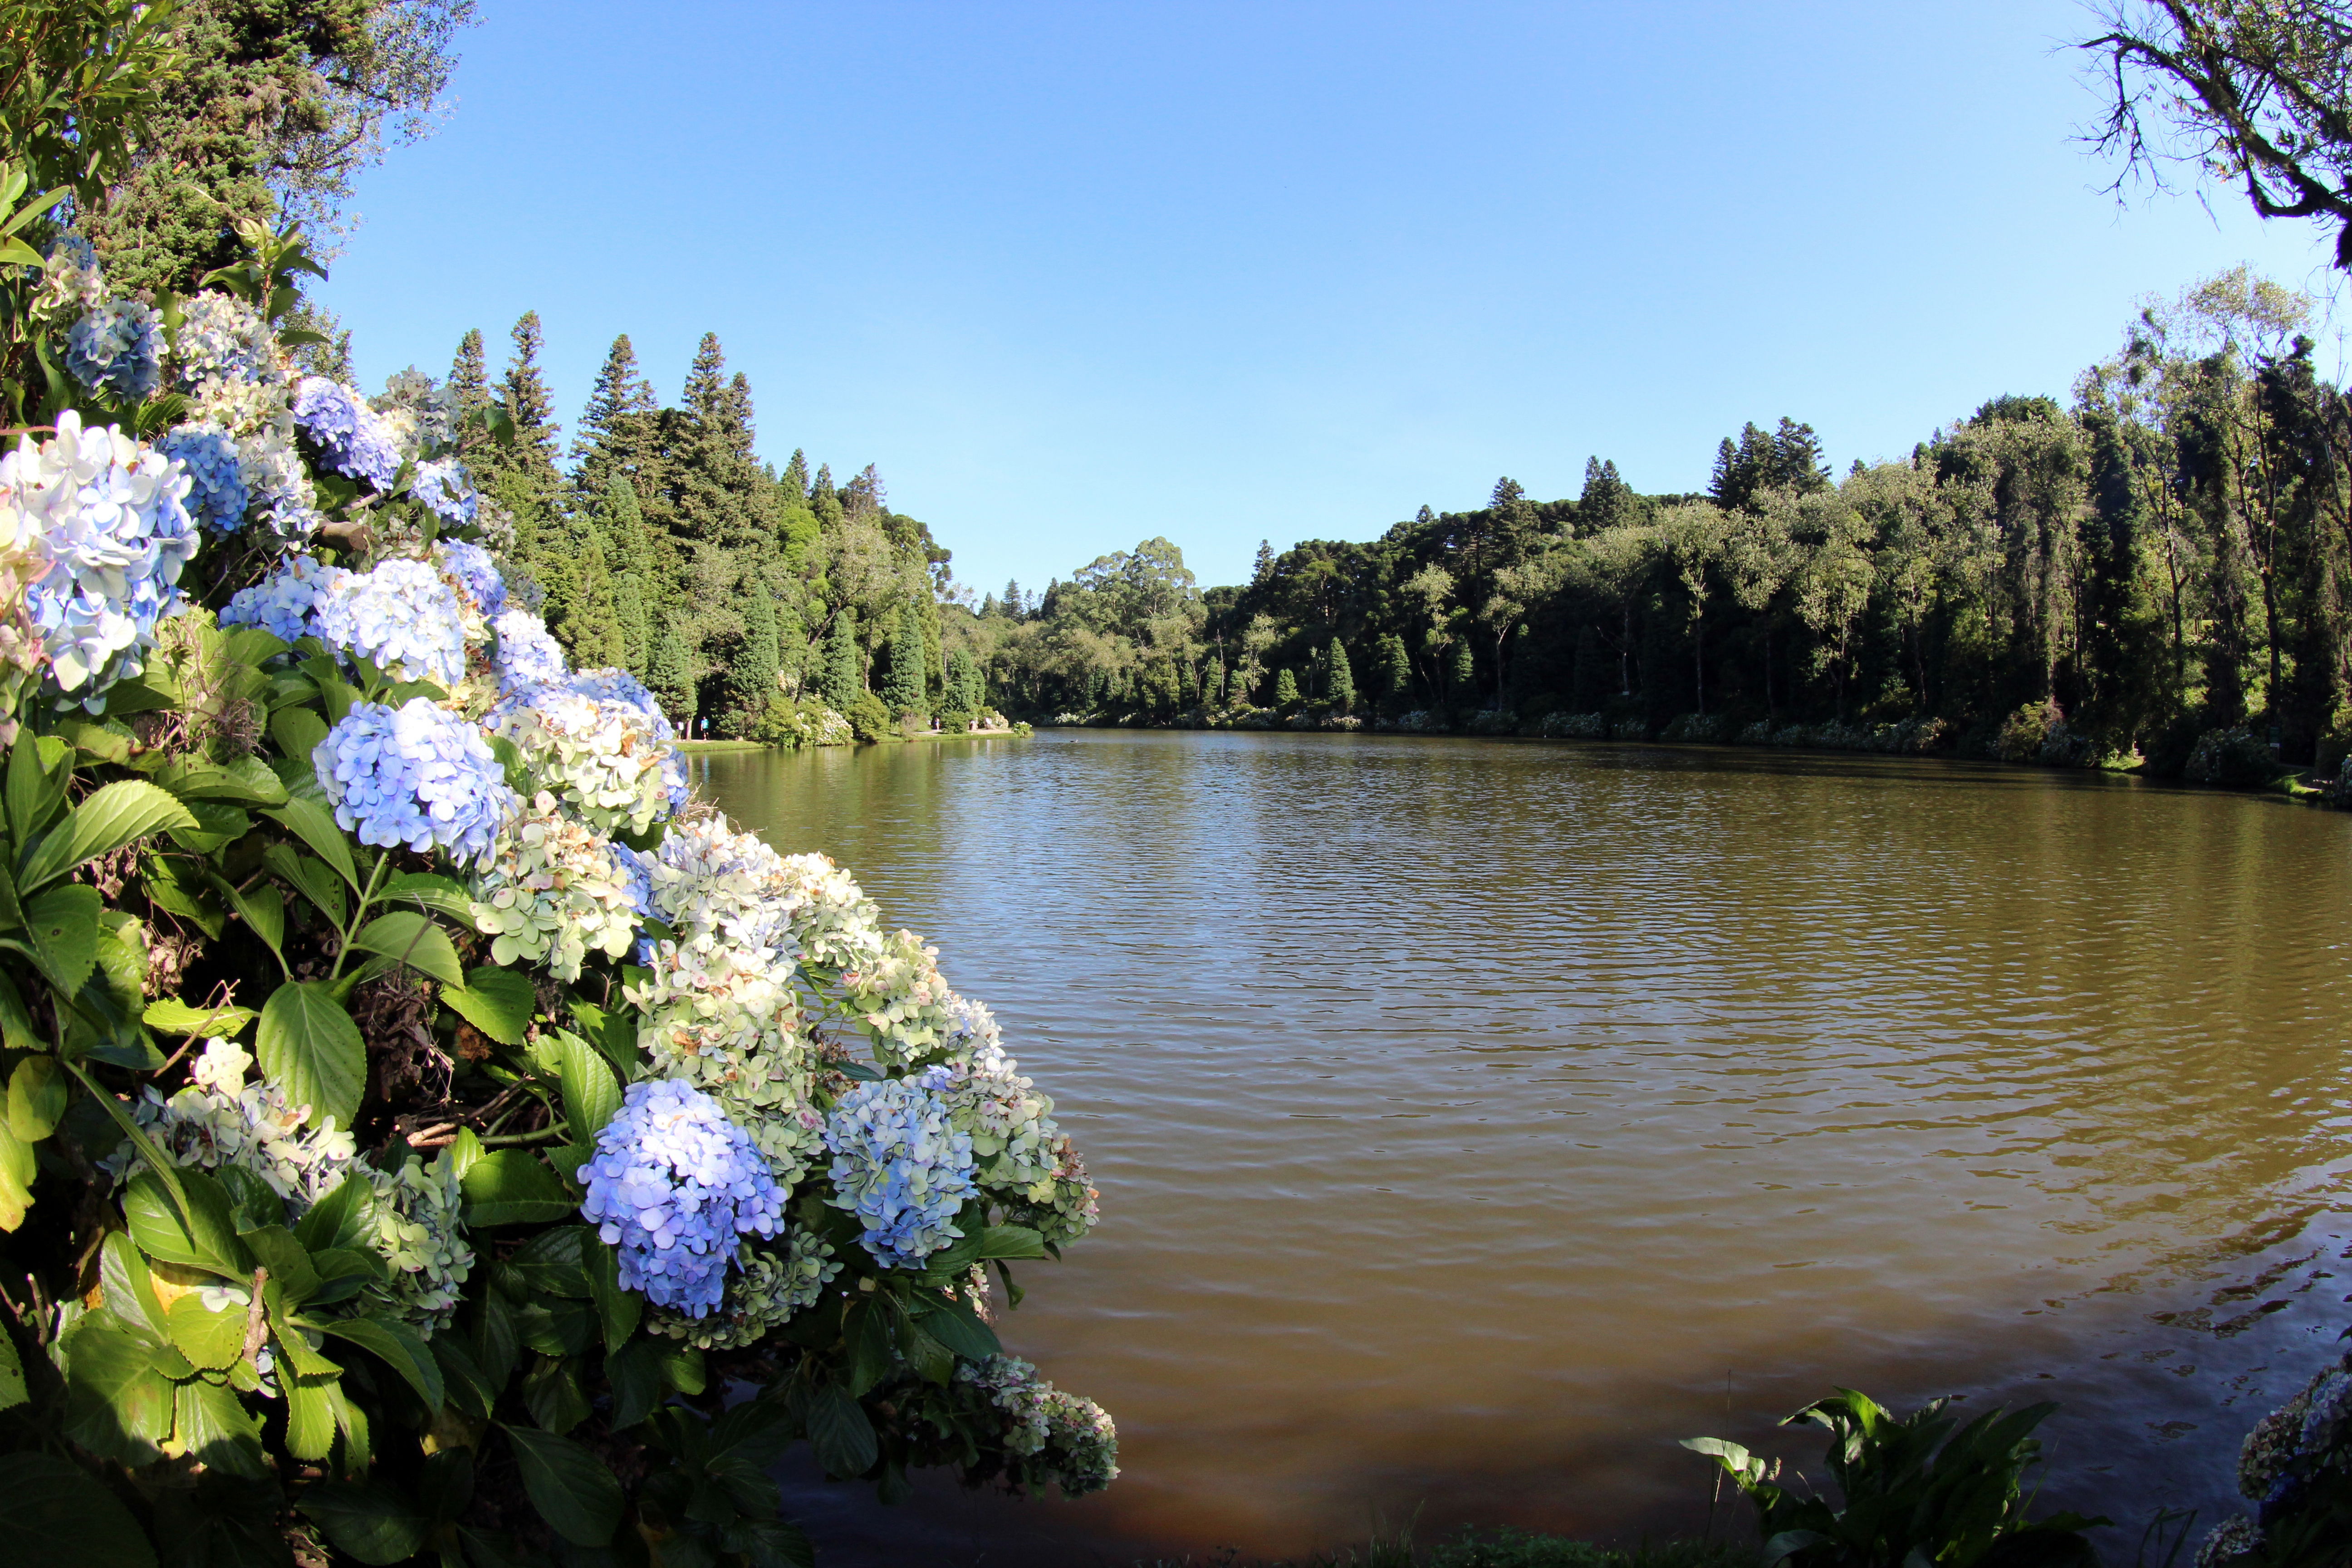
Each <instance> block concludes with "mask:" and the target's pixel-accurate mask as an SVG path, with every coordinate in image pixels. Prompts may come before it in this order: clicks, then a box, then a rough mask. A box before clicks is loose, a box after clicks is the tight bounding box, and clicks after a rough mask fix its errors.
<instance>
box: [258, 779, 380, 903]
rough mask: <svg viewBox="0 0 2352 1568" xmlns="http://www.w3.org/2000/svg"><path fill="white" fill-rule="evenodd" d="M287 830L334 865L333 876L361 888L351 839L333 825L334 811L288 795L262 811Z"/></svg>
mask: <svg viewBox="0 0 2352 1568" xmlns="http://www.w3.org/2000/svg"><path fill="white" fill-rule="evenodd" d="M262 815H263V816H268V818H269V819H270V820H271V821H273V822H276V823H278V824H280V825H281V826H284V827H286V828H287V829H289V831H290V832H292V833H293V834H294V836H295V837H298V838H299V839H301V840H302V842H303V843H305V844H307V845H309V846H310V852H311V853H312V854H314V855H316V856H317V857H318V858H320V859H321V860H324V861H325V862H326V863H327V864H328V865H330V866H332V867H333V868H335V873H336V875H338V876H340V877H341V878H342V879H343V880H344V881H346V882H349V883H350V884H351V885H352V891H354V892H357V891H358V890H359V889H360V873H359V868H358V866H356V865H355V864H353V863H352V843H351V840H350V839H348V838H346V837H343V830H342V829H341V828H340V827H338V826H335V814H334V813H333V812H331V811H329V810H328V809H327V808H326V806H325V805H322V804H321V803H320V802H318V801H315V800H306V799H304V798H303V797H301V796H300V795H295V796H293V797H291V798H289V800H288V801H287V802H286V804H285V805H281V806H279V807H278V809H277V810H275V811H270V812H264V813H263V814H262Z"/></svg>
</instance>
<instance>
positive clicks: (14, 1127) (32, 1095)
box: [8, 1057, 66, 1143]
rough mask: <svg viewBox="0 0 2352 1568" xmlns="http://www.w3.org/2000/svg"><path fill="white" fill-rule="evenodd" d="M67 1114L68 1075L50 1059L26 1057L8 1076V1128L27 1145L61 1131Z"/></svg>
mask: <svg viewBox="0 0 2352 1568" xmlns="http://www.w3.org/2000/svg"><path fill="white" fill-rule="evenodd" d="M65 1113H66V1075H65V1072H64V1069H62V1068H59V1067H58V1064H57V1063H56V1062H55V1061H54V1060H53V1059H51V1058H48V1057H26V1058H25V1059H24V1060H23V1061H20V1062H18V1063H17V1064H16V1071H15V1072H13V1073H10V1074H9V1075H8V1127H9V1130H10V1131H13V1132H15V1133H16V1136H17V1137H19V1138H22V1139H23V1140H24V1141H25V1142H27V1143H37V1142H40V1141H41V1140H42V1139H44V1138H47V1136H48V1135H49V1134H50V1133H52V1132H54V1131H57V1130H58V1121H59V1119H60V1118H62V1117H63V1116H64V1115H65Z"/></svg>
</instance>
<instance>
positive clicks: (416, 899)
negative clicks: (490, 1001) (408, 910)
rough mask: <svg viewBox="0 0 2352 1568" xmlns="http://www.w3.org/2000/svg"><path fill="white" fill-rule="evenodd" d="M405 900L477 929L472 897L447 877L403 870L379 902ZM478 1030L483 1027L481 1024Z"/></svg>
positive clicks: (387, 885)
mask: <svg viewBox="0 0 2352 1568" xmlns="http://www.w3.org/2000/svg"><path fill="white" fill-rule="evenodd" d="M401 900H406V901H408V902H409V903H412V904H415V906H416V907H417V908H419V909H421V910H429V911H430V912H432V913H434V914H436V915H446V916H448V917H449V918H450V919H451V920H454V921H457V922H458V923H459V924H460V925H463V926H465V927H467V929H468V930H470V929H472V927H473V923H474V900H473V899H472V897H471V896H470V895H469V894H467V891H466V889H464V888H462V887H460V886H459V885H458V884H457V882H455V881H453V880H451V879H449V878H447V877H436V876H434V875H433V874H432V873H430V872H427V871H403V872H402V873H401V874H400V875H399V876H397V877H394V878H393V879H391V880H390V881H388V882H386V883H384V885H383V888H382V889H381V890H379V891H378V892H377V894H376V902H378V903H380V904H390V903H397V902H399V901H401ZM457 984H461V985H462V984H465V981H464V979H463V978H462V977H460V979H459V980H458V982H457ZM475 1027H476V1028H479V1027H481V1026H480V1025H478V1024H477V1025H476V1026H475Z"/></svg>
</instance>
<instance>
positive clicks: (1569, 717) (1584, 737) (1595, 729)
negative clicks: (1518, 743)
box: [1534, 713, 1609, 741]
mask: <svg viewBox="0 0 2352 1568" xmlns="http://www.w3.org/2000/svg"><path fill="white" fill-rule="evenodd" d="M1608 730H1609V721H1607V720H1605V719H1603V718H1602V717H1601V715H1600V714H1598V713H1547V714H1545V715H1544V716H1543V717H1542V718H1540V719H1538V720H1537V721H1536V727H1535V730H1534V733H1536V734H1538V735H1544V736H1548V737H1549V738H1550V739H1552V740H1555V741H1597V740H1599V739H1601V736H1602V735H1604V734H1606V733H1608Z"/></svg>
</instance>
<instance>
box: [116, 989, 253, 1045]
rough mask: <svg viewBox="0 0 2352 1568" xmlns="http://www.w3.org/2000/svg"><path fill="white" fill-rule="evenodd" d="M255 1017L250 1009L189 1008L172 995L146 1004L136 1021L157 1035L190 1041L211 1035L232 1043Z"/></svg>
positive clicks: (220, 1007)
mask: <svg viewBox="0 0 2352 1568" xmlns="http://www.w3.org/2000/svg"><path fill="white" fill-rule="evenodd" d="M259 1016H261V1015H260V1014H258V1013H256V1012H255V1011H254V1010H253V1009H252V1008H250V1007H232V1006H228V1005H221V1006H217V1007H191V1006H189V1005H187V1004H186V1003H185V1002H183V1001H181V1000H180V999H179V998H178V997H176V996H163V997H159V998H157V999H156V1000H155V1001H152V1002H150V1003H148V1004H147V1007H146V1010H145V1011H144V1012H142V1013H141V1014H140V1015H139V1017H140V1021H141V1022H142V1023H143V1024H145V1025H146V1026H148V1027H149V1028H151V1029H152V1030H154V1031H155V1032H156V1033H157V1034H159V1035H177V1036H180V1037H183V1038H185V1039H191V1040H200V1039H210V1038H212V1037H215V1036H218V1037H220V1038H222V1039H224V1040H233V1039H235V1038H236V1037H237V1036H239V1035H241V1034H243V1033H245V1026H247V1024H250V1023H252V1022H253V1021H254V1020H255V1019H256V1018H257V1017H259Z"/></svg>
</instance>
